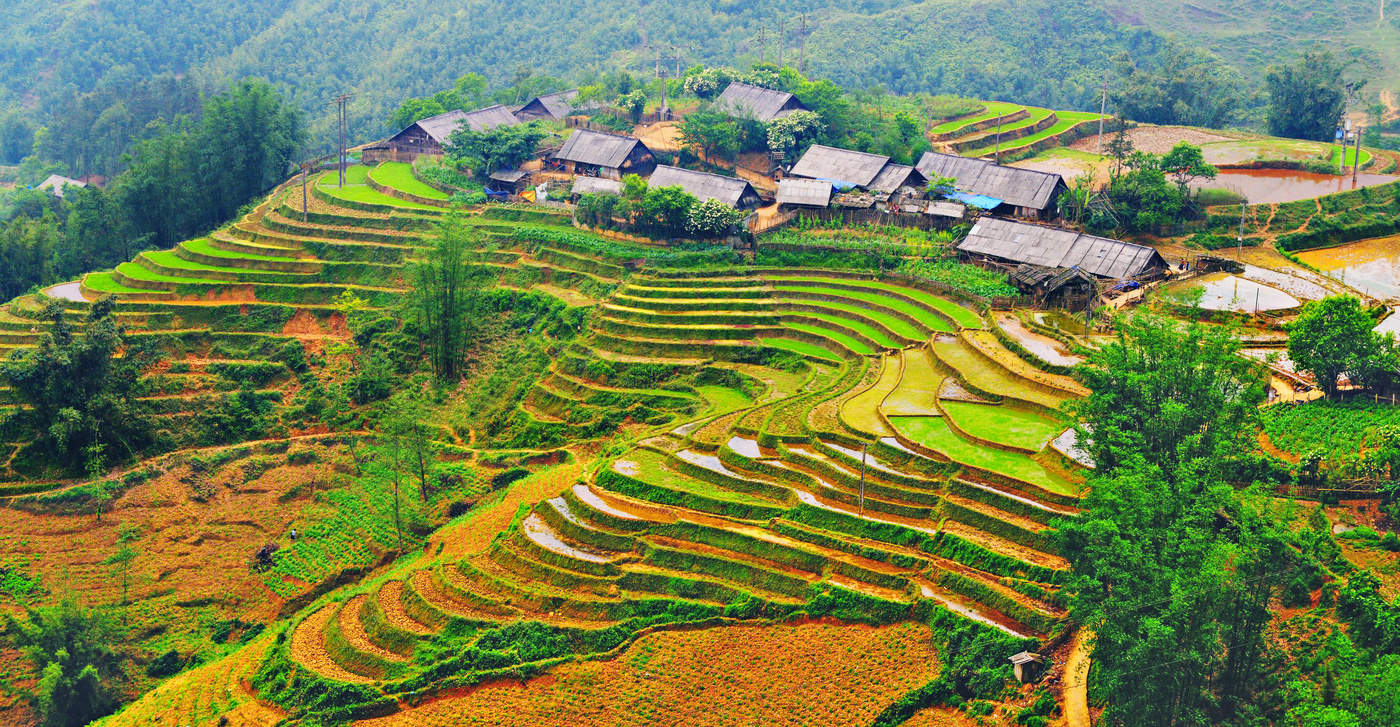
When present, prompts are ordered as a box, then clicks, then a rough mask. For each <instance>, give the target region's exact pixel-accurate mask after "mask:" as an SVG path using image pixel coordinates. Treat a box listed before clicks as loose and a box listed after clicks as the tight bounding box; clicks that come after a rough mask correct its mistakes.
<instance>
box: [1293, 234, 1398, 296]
mask: <svg viewBox="0 0 1400 727" xmlns="http://www.w3.org/2000/svg"><path fill="white" fill-rule="evenodd" d="M1298 258H1299V259H1300V260H1302V261H1303V262H1305V263H1307V264H1309V265H1311V266H1313V267H1315V268H1317V269H1318V270H1321V271H1322V272H1323V273H1325V274H1326V275H1328V276H1329V277H1331V278H1334V279H1336V280H1340V281H1341V282H1343V283H1346V284H1347V285H1349V286H1351V287H1353V288H1355V289H1357V290H1359V291H1361V292H1363V293H1366V294H1367V295H1371V296H1375V297H1377V298H1391V299H1394V298H1400V236H1395V237H1377V238H1375V239H1371V240H1361V241H1359V242H1353V243H1348V244H1346V245H1338V246H1337V247H1329V248H1326V249H1324V250H1308V251H1306V252H1300V253H1298Z"/></svg>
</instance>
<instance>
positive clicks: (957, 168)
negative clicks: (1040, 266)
mask: <svg viewBox="0 0 1400 727" xmlns="http://www.w3.org/2000/svg"><path fill="white" fill-rule="evenodd" d="M915 166H916V168H917V169H918V170H919V172H920V173H922V174H923V176H924V177H925V178H926V179H929V180H933V179H938V178H941V177H948V178H951V179H952V180H953V184H954V186H955V187H956V189H957V191H958V192H964V193H968V194H972V195H978V196H982V197H987V198H991V199H992V200H995V201H996V202H997V204H996V205H995V206H993V207H991V208H990V211H992V212H996V213H998V214H1004V215H1014V216H1016V217H1027V218H1031V219H1037V220H1050V219H1054V218H1055V216H1056V215H1057V214H1058V209H1057V201H1058V199H1059V195H1060V192H1062V191H1063V190H1064V189H1065V180H1064V178H1063V177H1061V176H1060V175H1058V174H1052V173H1050V172H1039V171H1036V170H1034V169H1021V168H1018V167H1006V166H1002V165H1000V164H996V163H994V162H992V161H989V160H987V159H973V158H970V157H962V156H957V155H956V154H939V153H937V152H931V151H930V152H924V155H923V157H921V158H920V159H919V163H918V164H917V165H915Z"/></svg>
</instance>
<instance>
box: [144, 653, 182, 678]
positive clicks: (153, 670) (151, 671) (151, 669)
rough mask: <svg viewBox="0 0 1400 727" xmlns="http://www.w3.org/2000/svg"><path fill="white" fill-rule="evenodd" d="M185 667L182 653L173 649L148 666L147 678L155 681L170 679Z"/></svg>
mask: <svg viewBox="0 0 1400 727" xmlns="http://www.w3.org/2000/svg"><path fill="white" fill-rule="evenodd" d="M184 665H185V660H184V659H181V658H180V652H178V651H176V650H174V649H171V650H170V651H167V652H165V653H164V654H161V655H160V656H157V657H156V658H154V659H152V660H151V663H149V664H147V665H146V676H148V677H151V678H153V679H161V678H163V677H168V676H170V675H172V674H175V673H177V672H179V671H180V669H181V668H183V667H184Z"/></svg>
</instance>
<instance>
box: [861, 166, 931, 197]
mask: <svg viewBox="0 0 1400 727" xmlns="http://www.w3.org/2000/svg"><path fill="white" fill-rule="evenodd" d="M923 177H924V175H923V174H921V173H920V172H919V170H917V169H915V168H913V167H911V166H909V165H908V164H894V163H892V162H891V163H889V164H886V165H885V167H884V169H881V170H880V173H879V174H876V175H875V178H874V179H872V180H870V184H868V185H866V186H867V187H869V188H870V189H871V190H874V191H876V192H893V191H895V190H896V189H899V188H900V187H903V186H905V185H908V184H912V185H914V186H917V187H922V186H923V183H922V181H921V180H923Z"/></svg>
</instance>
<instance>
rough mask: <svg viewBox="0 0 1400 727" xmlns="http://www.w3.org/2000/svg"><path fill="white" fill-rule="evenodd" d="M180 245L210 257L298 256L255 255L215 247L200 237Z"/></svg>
mask: <svg viewBox="0 0 1400 727" xmlns="http://www.w3.org/2000/svg"><path fill="white" fill-rule="evenodd" d="M180 247H183V248H185V249H186V250H189V251H190V252H193V253H198V254H200V255H208V256H209V257H222V258H228V259H230V260H271V261H275V262H296V261H297V260H298V258H294V257H280V256H275V255H254V254H253V253H242V252H235V251H232V250H223V249H220V248H217V247H214V245H213V244H212V243H210V242H209V239H208V238H204V237H200V238H196V239H194V240H186V241H184V242H182V243H180Z"/></svg>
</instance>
